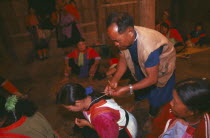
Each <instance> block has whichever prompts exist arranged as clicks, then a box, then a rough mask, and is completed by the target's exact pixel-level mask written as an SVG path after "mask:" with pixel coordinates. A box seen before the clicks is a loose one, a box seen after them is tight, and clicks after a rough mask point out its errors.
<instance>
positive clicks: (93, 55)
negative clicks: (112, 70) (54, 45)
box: [66, 48, 101, 59]
mask: <svg viewBox="0 0 210 138" xmlns="http://www.w3.org/2000/svg"><path fill="white" fill-rule="evenodd" d="M79 53H80V51H79V50H78V49H75V50H73V51H72V52H71V53H70V54H68V55H67V56H66V57H68V58H74V59H78V57H79ZM83 53H84V54H87V56H86V57H87V59H101V57H100V56H99V54H98V53H97V52H96V51H95V50H94V49H92V48H87V49H86V51H85V52H83Z"/></svg>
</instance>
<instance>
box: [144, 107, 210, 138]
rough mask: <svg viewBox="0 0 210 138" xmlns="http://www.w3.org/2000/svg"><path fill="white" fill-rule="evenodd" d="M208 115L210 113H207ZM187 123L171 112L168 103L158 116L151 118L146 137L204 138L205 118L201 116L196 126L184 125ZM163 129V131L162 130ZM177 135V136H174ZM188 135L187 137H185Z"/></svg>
mask: <svg viewBox="0 0 210 138" xmlns="http://www.w3.org/2000/svg"><path fill="white" fill-rule="evenodd" d="M207 115H208V116H210V114H207ZM186 124H187V123H186V122H185V121H184V120H182V119H179V118H177V117H176V116H175V115H174V114H173V112H171V106H170V104H167V105H166V106H165V107H164V108H163V110H162V111H161V113H160V114H159V116H158V117H156V118H155V119H154V120H153V125H152V132H151V133H150V134H149V135H148V136H147V138H158V137H159V136H160V137H161V136H163V137H164V138H169V137H170V138H191V137H193V138H205V137H206V129H207V128H206V125H205V118H204V117H203V118H202V119H201V121H200V123H199V124H198V125H197V126H190V125H186ZM164 130H165V131H164ZM174 135H177V137H174ZM187 136H189V137H187Z"/></svg>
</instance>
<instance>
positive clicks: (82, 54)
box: [65, 38, 101, 78]
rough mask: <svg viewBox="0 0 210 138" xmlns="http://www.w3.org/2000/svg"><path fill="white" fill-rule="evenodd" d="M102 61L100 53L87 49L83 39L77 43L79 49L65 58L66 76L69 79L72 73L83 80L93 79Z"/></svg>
mask: <svg viewBox="0 0 210 138" xmlns="http://www.w3.org/2000/svg"><path fill="white" fill-rule="evenodd" d="M100 59H101V57H100V56H99V55H98V53H97V52H96V51H95V50H94V49H92V48H89V47H87V45H86V44H85V40H84V39H83V38H81V39H80V40H79V42H78V43H77V49H75V50H73V51H72V52H71V53H70V54H68V55H67V56H66V57H65V76H66V77H68V76H69V75H70V73H71V71H72V72H73V73H75V74H77V75H79V77H81V78H83V77H90V78H92V77H94V75H95V73H96V72H97V69H98V65H99V63H100Z"/></svg>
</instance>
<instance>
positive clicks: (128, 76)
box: [100, 58, 133, 81]
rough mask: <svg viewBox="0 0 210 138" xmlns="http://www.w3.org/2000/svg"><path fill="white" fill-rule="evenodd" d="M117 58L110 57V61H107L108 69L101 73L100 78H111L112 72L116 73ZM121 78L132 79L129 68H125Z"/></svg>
mask: <svg viewBox="0 0 210 138" xmlns="http://www.w3.org/2000/svg"><path fill="white" fill-rule="evenodd" d="M118 62H119V60H118V58H111V59H110V61H109V65H110V67H109V69H108V71H107V72H106V73H102V74H101V76H100V78H101V79H104V78H111V77H112V76H114V74H115V73H116V71H117V65H118ZM121 79H122V80H123V79H130V81H133V77H132V75H131V72H130V70H129V69H127V70H126V72H125V74H123V76H122V78H121Z"/></svg>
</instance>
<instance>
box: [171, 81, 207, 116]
mask: <svg viewBox="0 0 210 138" xmlns="http://www.w3.org/2000/svg"><path fill="white" fill-rule="evenodd" d="M175 89H176V92H177V94H178V96H179V97H180V99H181V101H182V102H183V103H184V104H185V105H186V106H187V107H188V109H189V110H191V111H193V112H196V113H200V114H202V113H205V112H209V111H210V86H209V82H208V81H207V80H205V79H187V80H183V81H181V82H178V83H177V84H176V87H175Z"/></svg>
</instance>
